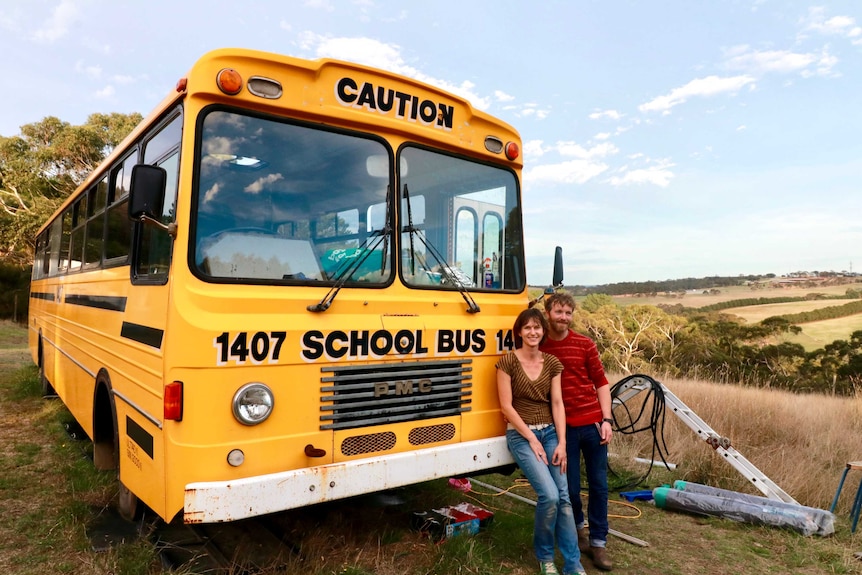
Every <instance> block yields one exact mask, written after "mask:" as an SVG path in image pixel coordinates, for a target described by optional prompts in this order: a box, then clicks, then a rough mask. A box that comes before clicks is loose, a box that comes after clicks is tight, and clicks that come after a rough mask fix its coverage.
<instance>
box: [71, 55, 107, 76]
mask: <svg viewBox="0 0 862 575" xmlns="http://www.w3.org/2000/svg"><path fill="white" fill-rule="evenodd" d="M75 71H76V72H79V73H81V74H84V75H86V76H87V77H88V78H92V79H94V80H95V79H97V78H101V77H102V68H101V67H99V66H87V65H86V64H84V62H82V61H81V60H78V61H77V62H75Z"/></svg>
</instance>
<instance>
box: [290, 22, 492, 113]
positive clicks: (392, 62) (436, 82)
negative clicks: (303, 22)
mask: <svg viewBox="0 0 862 575" xmlns="http://www.w3.org/2000/svg"><path fill="white" fill-rule="evenodd" d="M299 45H300V47H301V48H302V49H303V50H308V51H311V52H314V54H315V55H316V56H317V57H318V58H335V59H339V60H348V61H351V62H356V63H358V64H365V65H368V66H374V67H375V68H382V69H384V70H389V71H390V72H395V73H396V74H402V75H404V76H408V77H411V78H415V79H416V80H419V81H421V82H425V83H427V84H431V85H432V86H437V87H438V88H440V89H442V90H446V91H447V92H451V93H453V94H457V95H459V96H461V97H462V98H465V99H467V100H469V101H470V103H471V104H472V105H473V107H475V108H478V109H480V110H486V109H488V107H489V106H490V98H488V97H482V96H480V95H479V94H477V93H476V91H475V88H476V85H475V84H473V83H472V82H470V81H469V80H464V81H462V82H461V83H460V84H453V83H451V82H449V81H447V80H442V79H439V78H435V77H433V76H429V75H427V74H424V73H422V72H420V71H419V70H418V69H417V68H415V67H413V66H411V65H409V64H408V63H407V62H405V61H404V58H402V56H401V47H400V46H398V45H397V44H386V43H384V42H380V41H378V40H374V39H373V38H332V37H328V36H321V35H319V34H314V33H313V32H303V33H301V34H299Z"/></svg>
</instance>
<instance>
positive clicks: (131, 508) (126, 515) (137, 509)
mask: <svg viewBox="0 0 862 575" xmlns="http://www.w3.org/2000/svg"><path fill="white" fill-rule="evenodd" d="M117 484H118V485H119V486H120V494H119V497H118V499H117V511H118V512H119V513H120V517H122V518H123V519H125V520H126V521H135V520H136V519H138V518H139V517H140V515H141V504H140V502H139V501H138V496H137V495H135V494H134V493H132V492H131V491H129V488H128V487H126V486H125V485H124V484H123V482H122V481H120V480H119V479H117Z"/></svg>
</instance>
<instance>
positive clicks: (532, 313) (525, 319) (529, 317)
mask: <svg viewBox="0 0 862 575" xmlns="http://www.w3.org/2000/svg"><path fill="white" fill-rule="evenodd" d="M531 321H535V322H536V323H537V324H539V325H540V326H542V341H540V342H539V345H541V344H543V343H545V338H546V337H548V320H547V319H545V314H543V313H542V310H540V309H538V308H535V307H531V308H528V309H525V310H524V311H522V312H521V313H519V314H518V317H517V318H515V325H513V326H512V335H513V336H514V337H515V349H518V348H519V347H521V346H522V345H523V343H524V342H523V341H522V340H521V329H523V327H524V326H525V325H527V324H528V323H530V322H531Z"/></svg>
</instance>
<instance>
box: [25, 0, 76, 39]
mask: <svg viewBox="0 0 862 575" xmlns="http://www.w3.org/2000/svg"><path fill="white" fill-rule="evenodd" d="M78 12H79V9H78V6H77V2H75V1H73V0H62V1H61V2H60V4H59V5H57V7H56V8H54V11H53V12H52V13H51V17H50V18H48V20H47V21H46V22H45V23H44V24H43V25H42V27H41V28H39V29H38V30H36V32H34V33H33V38H34V39H35V40H36V41H38V42H45V43H48V44H51V43H53V42H54V41H56V40H59V39H60V38H62V37H63V36H65V35H66V33H67V32H68V31H69V28H70V27H71V25H72V24H73V23H74V22H75V20H77V18H78Z"/></svg>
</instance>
